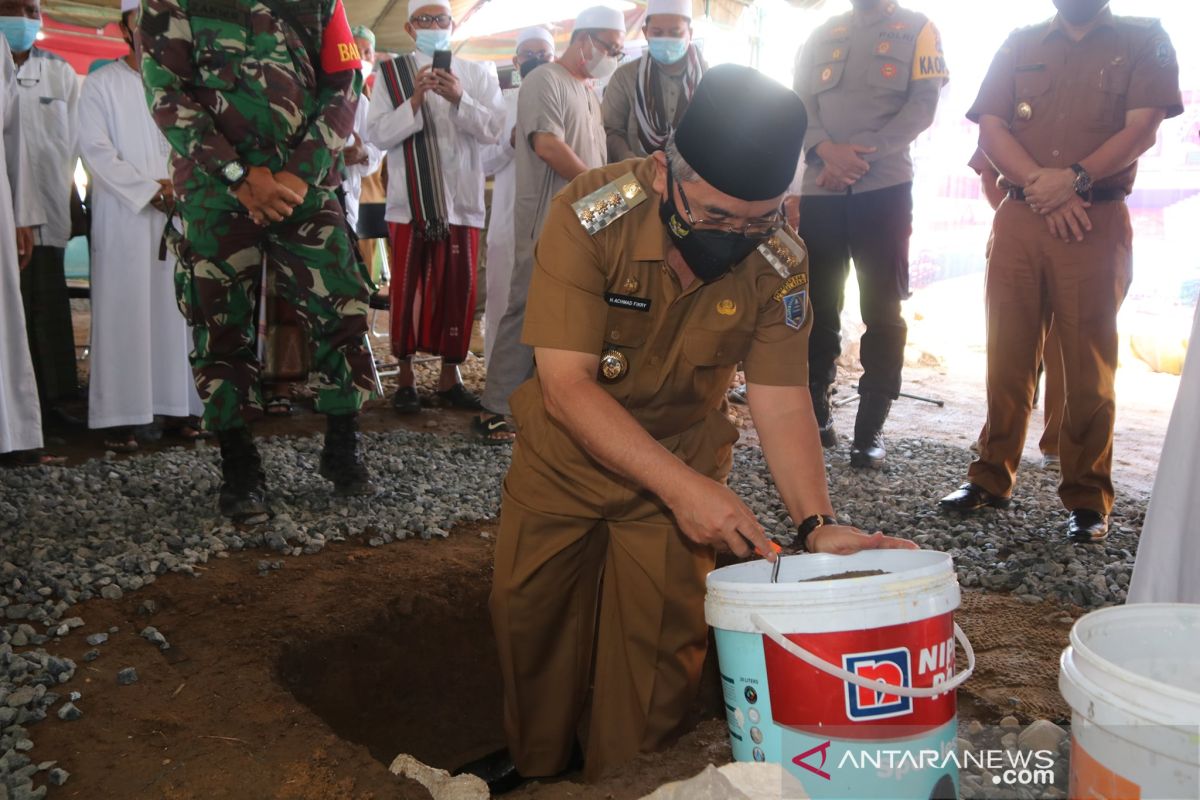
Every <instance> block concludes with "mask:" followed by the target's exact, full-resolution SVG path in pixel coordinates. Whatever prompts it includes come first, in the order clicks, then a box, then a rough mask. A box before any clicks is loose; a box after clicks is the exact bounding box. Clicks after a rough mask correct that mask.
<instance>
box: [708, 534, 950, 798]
mask: <svg viewBox="0 0 1200 800" xmlns="http://www.w3.org/2000/svg"><path fill="white" fill-rule="evenodd" d="M872 571H881V572H884V573H886V574H882V575H872V576H868V577H854V578H848V579H839V580H819V579H820V578H828V577H832V576H838V575H843V574H845V573H849V572H872ZM812 579H818V580H812ZM801 581H803V582H801ZM959 600H960V597H959V589H958V581H957V578H956V577H955V573H954V564H953V561H952V560H951V558H950V556H948V555H946V554H944V553H936V552H932V551H928V550H871V551H865V552H861V553H856V554H854V555H850V556H831V555H804V556H789V557H786V558H784V559H783V563H782V564H781V566H780V570H779V582H778V583H775V584H772V583H771V565H770V564H769V563H767V562H766V561H754V562H749V563H745V564H738V565H735V566H732V567H726V568H724V569H720V570H717V571H715V572H713V573H711V574H710V575H709V576H708V596H707V598H706V600H705V616H706V618H707V620H708V623H709V625H711V626H713V628H714V629H715V633H716V639H717V653H718V659H719V662H720V669H721V678H722V683H723V687H724V690H725V706H726V710H727V717H728V720H729V731H730V742H731V744H732V746H733V754H734V758H735V760H738V761H751V760H753V761H766V762H771V763H780V764H783V765H784V767H785V768H786V769H787V770H788V771H789V773H791V774H792V775H794V776H795V777H796V778H798V779H799V780H800V782H801V783H802V784H803V785H804V788H805V790H806V791H807V792H808V794H809V795H810V796H811V797H813V798H825V797H858V798H887V799H888V800H900V799H901V798H910V797H911V798H921V799H922V800H927V798H930V797H952V796H956V793H957V782H958V773H957V769H956V768H955V766H954V764H953V761H952V758H947V757H948V756H952V754H953V753H954V750H955V739H956V734H957V720H956V706H955V694H954V689H955V688H957V686H959V685H960V684H961V683H962V682H963V681H964V680H966V678H968V677H969V676H970V673H971V669H973V665H974V654H973V653H972V652H971V650H970V644H969V643H968V642H967V641H966V639H965V637H964V636H962V632H961V630H959V629H958V626H956V625H954V621H953V614H954V610H955V609H956V608H958V605H959ZM956 638H957V639H958V640H959V641H960V642H961V643H962V644H963V645H964V647H965V649H966V651H967V654H968V661H969V662H970V666H969V668H968V669H967V670H965V671H964V672H962V673H961V674H958V675H955V673H954V652H955V650H954V642H955V639H956ZM885 749H886V751H888V753H889V754H890V755H885V754H883V752H882V751H883V750H885ZM905 752H908V753H910V754H924V755H921V756H919V759H920V760H917V761H914V760H912V759H911V758H910V759H909V760H907V761H906V760H905V759H904V758H903V756H902V755H901V756H898V755H896V754H897V753H905ZM931 753H936V754H939V755H940V756H942V758H941V759H940V760H939V759H932V762H931V759H930V758H929V754H931ZM873 756H874V758H873ZM934 762H935V763H934Z"/></svg>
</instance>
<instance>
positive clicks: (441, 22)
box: [409, 14, 454, 28]
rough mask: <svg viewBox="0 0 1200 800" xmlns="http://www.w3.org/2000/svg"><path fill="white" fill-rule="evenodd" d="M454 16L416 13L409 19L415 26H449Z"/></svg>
mask: <svg viewBox="0 0 1200 800" xmlns="http://www.w3.org/2000/svg"><path fill="white" fill-rule="evenodd" d="M453 21H454V18H453V17H451V16H450V15H449V14H418V15H417V16H415V17H413V18H412V19H410V20H409V22H411V23H412V24H413V26H414V27H416V28H432V27H434V26H437V27H439V28H449V27H450V23H451V22H453Z"/></svg>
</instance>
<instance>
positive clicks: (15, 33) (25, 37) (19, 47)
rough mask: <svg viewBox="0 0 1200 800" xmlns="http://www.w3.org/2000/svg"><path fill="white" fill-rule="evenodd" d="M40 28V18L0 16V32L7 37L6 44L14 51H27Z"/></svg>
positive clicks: (34, 40)
mask: <svg viewBox="0 0 1200 800" xmlns="http://www.w3.org/2000/svg"><path fill="white" fill-rule="evenodd" d="M41 29H42V21H41V20H40V19H29V18H28V17H0V33H2V34H4V38H6V39H8V46H9V48H10V49H12V51H13V52H14V53H25V52H28V51H29V49H30V48H32V47H33V43H34V42H36V41H37V35H38V31H40V30H41Z"/></svg>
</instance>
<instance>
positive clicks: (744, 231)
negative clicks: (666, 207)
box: [667, 164, 784, 239]
mask: <svg viewBox="0 0 1200 800" xmlns="http://www.w3.org/2000/svg"><path fill="white" fill-rule="evenodd" d="M667 174H668V175H670V176H671V182H672V183H673V184H675V186H677V187H678V188H679V197H680V199H681V200H683V213H684V214H686V215H687V219H688V225H690V226H691V227H692V229H693V230H698V231H721V232H722V233H736V234H738V235H739V236H745V237H746V238H748V239H770V238H771V236H772V235H774V233H775V231H777V230H779V226H780V225H782V224H783V219H784V217H783V209H782V208H780V209H777V210H776V211H775V213H773V214H771V215H770V216H767V217H762V218H760V219H755V220H751V221H749V222H747V223H746V224H745V225H730V224H729V223H728V222H720V221H714V220H707V219H695V218H694V217H693V216H692V206H691V204H690V203H688V198H687V193H686V192H684V191H683V182H682V181H680V180H677V179H676V178H675V173H674V172H672V171H671V165H670V164H667Z"/></svg>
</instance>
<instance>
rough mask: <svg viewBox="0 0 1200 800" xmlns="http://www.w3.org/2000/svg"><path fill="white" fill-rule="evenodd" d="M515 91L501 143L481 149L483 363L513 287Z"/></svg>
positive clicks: (508, 98) (507, 99)
mask: <svg viewBox="0 0 1200 800" xmlns="http://www.w3.org/2000/svg"><path fill="white" fill-rule="evenodd" d="M517 91H518V90H517V89H505V90H504V105H505V108H506V111H507V117H506V118H505V120H504V132H503V133H502V134H501V135H500V141H499V142H497V143H496V144H490V145H488V146H487V147H485V148H483V172H484V174H485V175H492V176H494V183H493V185H492V209H491V215H490V216H489V217H488V231H487V301H486V302H485V303H484V306H483V320H484V328H483V360H484V363H487V362H488V361H489V360H491V357H492V344H493V343H494V342H495V341H496V332H497V331H498V330H499V329H500V320H501V319H502V318H503V317H504V311H505V309H507V308H508V287H509V285H510V284H511V283H512V272H513V260H514V259H515V258H516V248H517V237H516V234H515V233H514V232H513V231H514V229H513V214H514V213H515V212H516V205H517V162H516V161H515V157H516V154H517V151H516V150H515V149H513V146H512V135H511V134H512V131H513V129H514V128H516V126H517Z"/></svg>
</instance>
